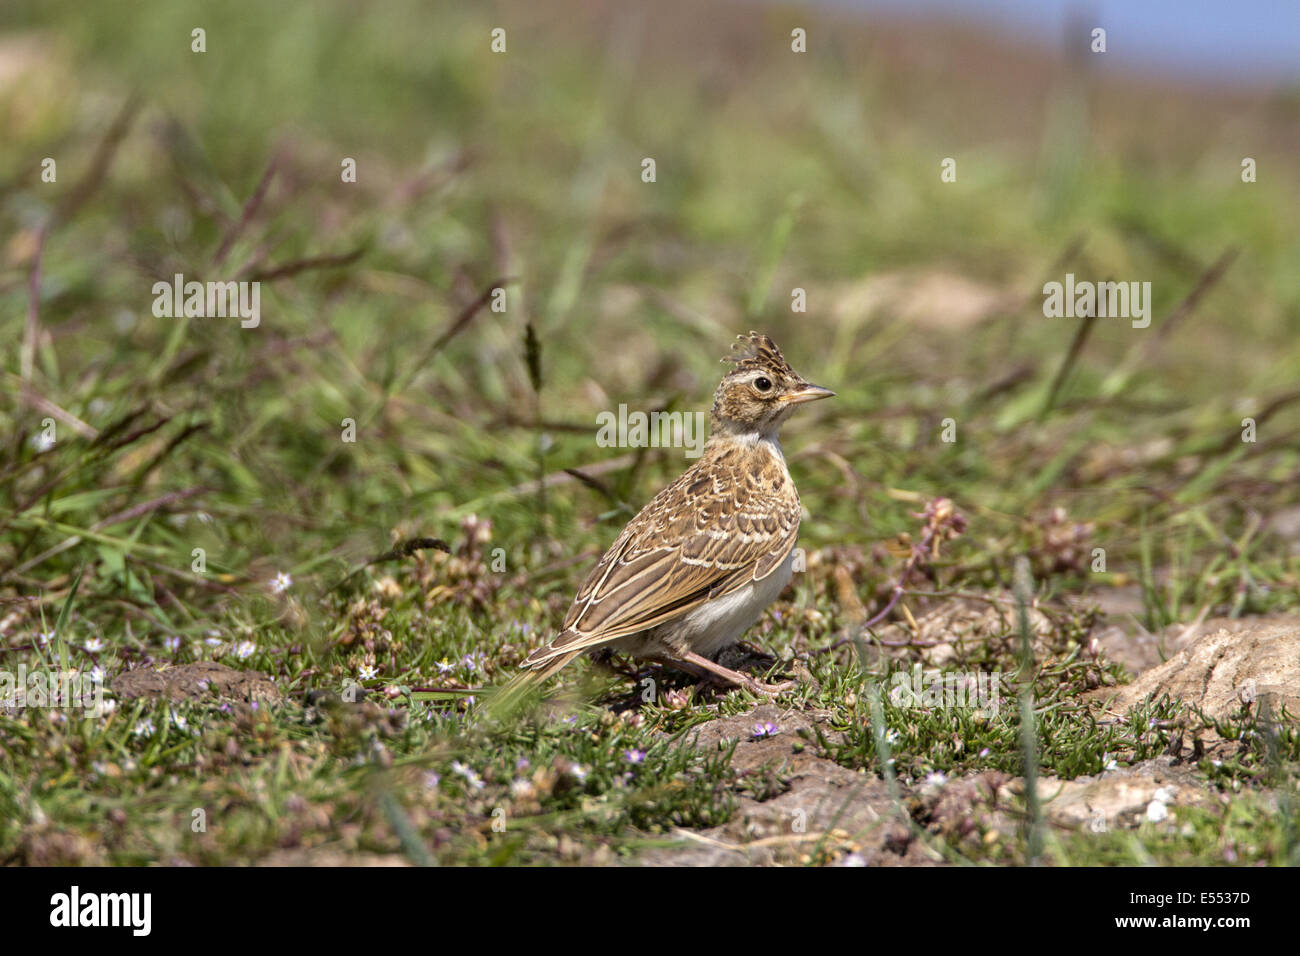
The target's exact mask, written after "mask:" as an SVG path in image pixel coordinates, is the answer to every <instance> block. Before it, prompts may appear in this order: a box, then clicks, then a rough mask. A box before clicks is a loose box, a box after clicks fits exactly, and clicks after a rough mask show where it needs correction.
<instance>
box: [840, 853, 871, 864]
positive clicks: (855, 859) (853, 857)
mask: <svg viewBox="0 0 1300 956" xmlns="http://www.w3.org/2000/svg"><path fill="white" fill-rule="evenodd" d="M866 865H867V861H866V860H865V859H863V857H862V856H861V855H860V854H858V853H850V854H849V855H848V856H846V857H845V858H844V861H843V862H842V863H840V866H866Z"/></svg>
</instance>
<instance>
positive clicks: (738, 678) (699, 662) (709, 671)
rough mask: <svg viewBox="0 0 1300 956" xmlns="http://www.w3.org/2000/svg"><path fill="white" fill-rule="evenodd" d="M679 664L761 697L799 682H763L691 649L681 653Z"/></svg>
mask: <svg viewBox="0 0 1300 956" xmlns="http://www.w3.org/2000/svg"><path fill="white" fill-rule="evenodd" d="M681 664H686V665H689V666H688V667H687V668H686V669H688V670H693V671H694V672H695V673H697V674H699V673H701V672H703V675H702V676H705V675H706V676H708V677H709V678H710V679H711V680H714V681H719V682H725V683H726V684H728V685H730V686H732V687H743V688H745V689H746V690H748V691H750V692H752V693H755V694H758V695H760V696H763V697H775V696H777V695H778V694H782V693H785V692H786V691H788V690H792V689H794V688H795V687H798V686H799V682H798V681H793V680H788V681H782V682H781V683H779V684H765V683H763V682H762V681H761V680H758V679H757V678H755V677H750V676H749V675H748V674H742V673H740V672H739V671H733V670H732V669H731V668H730V667H723V666H722V665H721V664H717V663H714V662H713V661H711V660H709V659H708V658H707V657H704V656H702V655H700V654H696V653H695V652H693V651H687V652H686V653H685V654H683V655H682V660H681V662H680V663H679V665H678V666H681Z"/></svg>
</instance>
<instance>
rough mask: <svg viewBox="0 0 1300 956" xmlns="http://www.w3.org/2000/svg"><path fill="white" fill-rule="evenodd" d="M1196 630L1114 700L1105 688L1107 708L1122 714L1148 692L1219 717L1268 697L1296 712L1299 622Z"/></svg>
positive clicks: (1299, 701) (1299, 707)
mask: <svg viewBox="0 0 1300 956" xmlns="http://www.w3.org/2000/svg"><path fill="white" fill-rule="evenodd" d="M1214 623H1219V622H1214ZM1199 630H1200V631H1201V634H1200V635H1199V636H1197V637H1194V638H1193V639H1192V640H1190V641H1188V642H1187V643H1186V644H1184V646H1182V648H1181V649H1180V650H1179V651H1178V652H1177V653H1175V654H1174V656H1173V657H1171V658H1169V660H1167V661H1165V662H1164V663H1163V664H1161V665H1159V666H1158V667H1154V668H1152V669H1151V670H1148V671H1146V672H1145V673H1144V674H1142V675H1141V676H1140V677H1138V679H1137V680H1135V681H1134V682H1133V683H1131V684H1127V685H1125V686H1124V687H1122V688H1120V690H1119V692H1118V693H1117V694H1115V695H1114V697H1113V698H1112V697H1111V693H1113V692H1111V691H1107V692H1106V695H1105V698H1104V699H1106V700H1107V704H1108V706H1109V708H1110V709H1111V710H1112V711H1113V712H1115V713H1121V714H1122V713H1125V712H1126V711H1128V710H1129V709H1130V708H1131V707H1133V706H1134V705H1135V704H1138V703H1140V702H1141V701H1142V700H1143V699H1144V698H1146V697H1148V696H1155V697H1159V696H1160V695H1162V694H1168V695H1170V696H1171V697H1177V698H1181V699H1182V700H1183V701H1184V702H1186V703H1188V704H1192V705H1195V706H1197V707H1199V708H1201V709H1202V710H1204V711H1205V712H1206V713H1207V714H1209V715H1211V716H1213V717H1216V718H1220V719H1222V718H1224V717H1226V716H1228V715H1229V714H1230V713H1232V712H1234V711H1236V710H1237V709H1238V708H1240V706H1241V705H1242V703H1244V702H1247V701H1249V700H1256V701H1262V700H1263V699H1264V698H1265V697H1270V698H1271V699H1272V704H1273V710H1274V712H1275V713H1276V712H1277V711H1279V710H1280V708H1281V706H1282V705H1283V704H1285V705H1286V707H1287V709H1288V710H1289V711H1290V712H1291V713H1292V714H1298V715H1300V620H1297V619H1295V618H1289V619H1281V618H1260V619H1249V618H1247V619H1243V620H1237V621H1232V622H1223V626H1219V627H1216V628H1214V629H1213V630H1210V629H1209V627H1208V626H1203V627H1202V628H1199Z"/></svg>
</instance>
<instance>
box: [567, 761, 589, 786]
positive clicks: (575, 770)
mask: <svg viewBox="0 0 1300 956" xmlns="http://www.w3.org/2000/svg"><path fill="white" fill-rule="evenodd" d="M569 776H570V777H572V778H573V779H574V780H576V781H578V783H586V782H587V768H586V767H584V766H583V765H582V764H579V763H575V764H570V765H569Z"/></svg>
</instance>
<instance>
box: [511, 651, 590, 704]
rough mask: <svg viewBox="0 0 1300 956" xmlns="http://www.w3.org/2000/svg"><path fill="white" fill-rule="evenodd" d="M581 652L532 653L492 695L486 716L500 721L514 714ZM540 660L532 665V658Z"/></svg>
mask: <svg viewBox="0 0 1300 956" xmlns="http://www.w3.org/2000/svg"><path fill="white" fill-rule="evenodd" d="M581 653H582V651H581V650H577V651H564V652H560V653H558V654H553V655H545V656H543V655H542V654H541V653H534V654H533V655H532V657H530V658H529V659H528V660H526V661H524V664H523V666H524V668H525V669H524V670H523V671H521V672H520V673H518V674H516V675H515V676H514V677H512V678H511V679H510V680H509V681H508V682H507V683H506V684H505V686H504V687H501V688H500V689H499V690H497V691H496V692H494V693H493V694H492V697H491V699H490V700H489V701H488V714H489V715H490V716H492V717H493V718H494V719H497V720H499V719H501V718H503V717H508V716H510V715H512V714H514V713H516V712H517V711H518V710H519V709H520V707H522V706H523V705H524V704H525V703H527V702H528V701H530V700H531V699H532V698H533V697H535V695H536V694H537V691H539V690H540V689H541V686H542V684H543V683H545V682H546V681H547V680H548V679H549V678H550V677H551V676H552V675H554V674H555V672H556V671H558V670H559V669H560V668H561V667H563V666H564V665H565V664H568V663H569V662H570V661H571V660H573V659H574V658H575V657H577V656H578V655H579V654H581ZM538 657H540V658H541V659H540V660H538V661H537V662H536V663H533V662H532V661H533V658H538Z"/></svg>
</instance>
